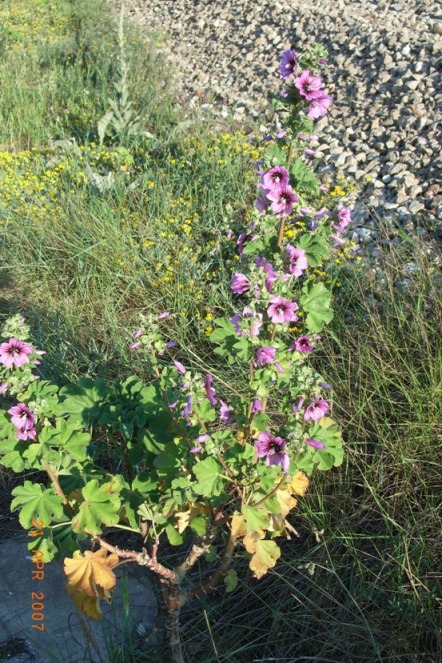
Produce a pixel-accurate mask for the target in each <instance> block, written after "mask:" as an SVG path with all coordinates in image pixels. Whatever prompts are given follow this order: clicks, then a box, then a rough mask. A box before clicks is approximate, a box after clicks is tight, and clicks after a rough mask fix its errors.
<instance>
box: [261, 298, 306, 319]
mask: <svg viewBox="0 0 442 663" xmlns="http://www.w3.org/2000/svg"><path fill="white" fill-rule="evenodd" d="M298 308H299V306H298V304H296V302H289V301H288V300H287V299H284V297H278V296H277V295H272V296H271V297H270V306H269V307H268V309H267V315H268V316H269V318H270V320H271V321H272V322H273V323H275V324H277V323H281V324H282V323H284V322H296V320H298V316H297V315H296V313H295V311H297V310H298Z"/></svg>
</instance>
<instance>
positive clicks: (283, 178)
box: [262, 166, 289, 191]
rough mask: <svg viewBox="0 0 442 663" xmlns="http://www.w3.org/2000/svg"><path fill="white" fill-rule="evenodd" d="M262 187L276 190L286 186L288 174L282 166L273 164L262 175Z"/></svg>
mask: <svg viewBox="0 0 442 663" xmlns="http://www.w3.org/2000/svg"><path fill="white" fill-rule="evenodd" d="M262 180H263V188H264V189H265V190H267V191H277V190H278V189H282V188H283V187H285V186H287V184H288V183H289V174H288V172H287V171H286V169H285V168H284V166H273V168H270V170H267V171H266V172H265V173H264V175H263V178H262Z"/></svg>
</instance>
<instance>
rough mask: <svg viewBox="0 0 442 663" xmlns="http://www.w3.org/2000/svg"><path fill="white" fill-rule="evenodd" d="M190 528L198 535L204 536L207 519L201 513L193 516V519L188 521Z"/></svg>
mask: <svg viewBox="0 0 442 663" xmlns="http://www.w3.org/2000/svg"><path fill="white" fill-rule="evenodd" d="M189 525H190V528H191V529H192V530H193V531H194V532H195V534H198V536H204V534H205V533H206V530H207V520H206V518H204V516H203V515H199V516H195V518H194V519H193V520H191V521H190V523H189Z"/></svg>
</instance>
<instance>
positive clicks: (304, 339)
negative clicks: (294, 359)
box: [289, 336, 315, 354]
mask: <svg viewBox="0 0 442 663" xmlns="http://www.w3.org/2000/svg"><path fill="white" fill-rule="evenodd" d="M314 348H315V346H314V345H313V343H312V342H311V340H310V339H309V337H308V336H300V337H299V338H297V339H296V341H295V342H294V343H292V345H291V346H290V347H289V350H297V351H298V352H304V353H306V354H307V353H309V352H311V351H312V350H314Z"/></svg>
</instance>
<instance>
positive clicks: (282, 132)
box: [276, 129, 288, 140]
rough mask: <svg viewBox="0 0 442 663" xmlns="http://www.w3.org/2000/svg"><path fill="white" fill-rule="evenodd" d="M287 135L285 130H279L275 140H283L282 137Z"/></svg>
mask: <svg viewBox="0 0 442 663" xmlns="http://www.w3.org/2000/svg"><path fill="white" fill-rule="evenodd" d="M287 133H288V131H287V129H281V131H278V133H277V134H276V138H277V139H278V140H279V139H280V138H284V136H285V135H286V134H287Z"/></svg>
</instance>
